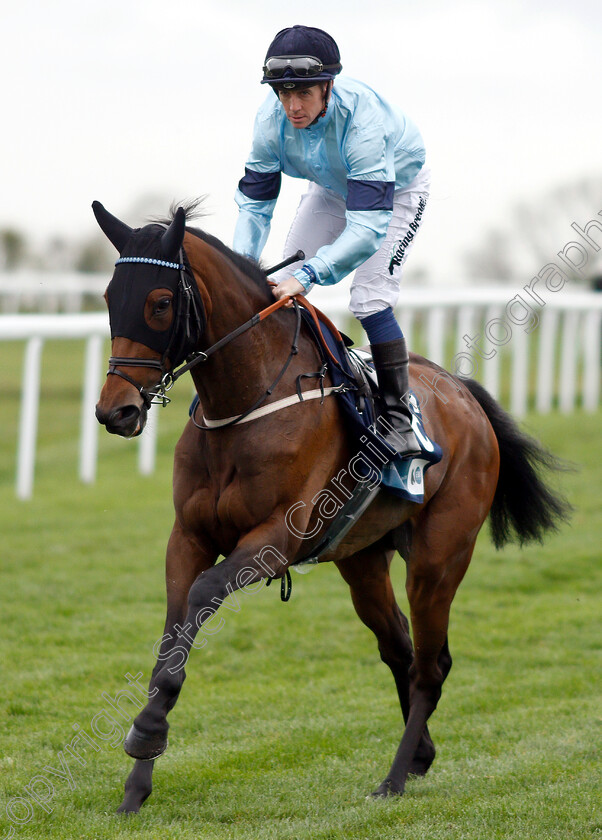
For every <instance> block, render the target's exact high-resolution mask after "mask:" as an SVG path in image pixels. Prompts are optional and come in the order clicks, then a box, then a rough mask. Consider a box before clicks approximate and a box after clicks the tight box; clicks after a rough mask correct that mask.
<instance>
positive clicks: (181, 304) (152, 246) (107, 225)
mask: <svg viewBox="0 0 602 840" xmlns="http://www.w3.org/2000/svg"><path fill="white" fill-rule="evenodd" d="M92 209H93V211H94V215H95V216H96V220H97V221H98V224H99V225H100V227H101V229H102V231H103V232H104V233H105V235H106V236H107V238H108V239H109V241H110V242H111V243H112V244H113V245H114V246H115V248H116V249H117V250H118V252H119V259H118V260H117V262H116V263H115V271H114V273H113V277H112V278H111V281H110V283H109V285H108V287H107V290H106V292H105V300H106V302H107V306H108V309H109V320H110V325H111V358H110V359H109V370H108V374H107V380H106V382H105V384H104V386H103V389H102V391H101V394H100V399H99V401H98V403H97V405H96V417H97V419H98V421H99V422H100V423H102V424H103V425H104V426H105V427H106V429H107V431H109V432H111V433H112V434H118V435H122V436H123V437H134V436H136V435H139V434H140V433H141V432H142V430H143V429H144V425H145V423H146V417H147V412H148V409H149V408H150V406H151V404H152V403H153V401H154V400H155V398H157V397H158V396H159V393H160V388H159V386H160V384H161V382H162V380H163V377H164V376H165V374H166V373H168V372H170V371H171V370H173V369H174V367H175V366H176V365H178V364H180V363H181V362H182V361H183V360H184V359H185V358H186V356H187V355H189V354H190V353H191V352H192V351H193V350H194V348H195V346H196V344H197V343H198V340H199V338H200V335H201V333H202V331H203V328H204V318H203V306H202V302H201V299H200V296H199V292H198V287H197V284H196V282H195V280H194V277H191V271H190V269H189V267H188V265H187V261H186V256H185V253H184V249H183V241H184V233H185V225H186V213H185V211H184V210H183V208H181V207H180V208H178V210H177V211H176V212H175V214H174V216H173V219H172V221H171V223H170V224H169V225H167V224H165V225H162V224H159V223H155V224H148V225H146V226H145V227H142V228H130V227H129V226H128V225H126V224H125V223H124V222H122V221H120V220H119V219H117V218H116V217H115V216H113V215H111V213H109V212H108V211H107V210H105V208H104V207H103V206H102V204H100V203H99V202H98V201H95V202H94V203H93V205H92ZM189 277H190V279H189ZM124 368H125V370H124Z"/></svg>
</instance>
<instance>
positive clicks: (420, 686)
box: [373, 528, 476, 797]
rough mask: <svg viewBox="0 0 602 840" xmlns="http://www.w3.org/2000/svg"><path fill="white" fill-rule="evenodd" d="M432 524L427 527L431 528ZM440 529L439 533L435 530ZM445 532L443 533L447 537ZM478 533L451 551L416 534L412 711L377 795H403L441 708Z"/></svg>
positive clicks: (411, 570) (411, 585)
mask: <svg viewBox="0 0 602 840" xmlns="http://www.w3.org/2000/svg"><path fill="white" fill-rule="evenodd" d="M428 531H429V529H426V528H425V529H423V533H428ZM433 532H434V533H438V532H437V529H434V531H433ZM441 536H442V535H441V532H439V533H438V537H441ZM475 539H476V533H474V532H473V536H472V537H471V538H470V540H468V541H467V542H465V543H464V545H458V541H459V538H458V537H457V535H456V540H455V544H454V542H453V541H452V539H451V538H450V541H449V543H448V544H447V546H446V548H445V550H442V549H440V550H439V551H438V552H435V551H434V547H433V546H429V545H428V544H427V540H428V538H425V539H424V540H423V539H421V536H420V532H419V531H418V530H417V531H415V534H414V539H413V544H412V549H411V553H410V558H409V562H408V578H407V583H406V589H407V593H408V599H409V602H410V612H411V620H412V630H413V635H414V649H415V653H414V661H413V663H412V665H411V666H410V669H409V677H410V691H409V696H410V711H409V715H408V717H407V720H406V727H405V730H404V733H403V737H402V739H401V743H400V745H399V748H398V750H397V753H396V755H395V758H394V760H393V764H392V765H391V769H390V770H389V773H388V775H387V777H386V778H385V779H384V781H383V782H382V783H381V785H380V786H379V787H378V788H377V790H375V791H374V793H373V796H375V797H382V796H391V795H401V794H402V793H403V792H404V790H405V784H406V780H407V777H408V775H409V774H410V773H411V772H413V770H412V768H413V765H414V761H415V757H417V756H420V749H421V744H422V741H423V737H424V734H423V733H424V732H425V728H426V726H427V721H428V719H429V718H430V716H431V715H432V713H433V712H434V711H435V709H436V708H437V704H438V702H439V699H440V697H441V691H442V687H443V682H444V681H445V678H446V677H447V675H448V673H449V671H450V669H451V664H452V659H451V655H450V652H449V645H448V640H447V629H448V624H449V612H450V607H451V603H452V600H453V598H454V595H455V593H456V590H457V588H458V586H459V584H460V582H461V580H462V578H463V577H464V574H465V572H466V569H467V568H468V564H469V562H470V558H471V556H472V552H473V549H474V542H475Z"/></svg>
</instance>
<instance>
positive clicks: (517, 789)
mask: <svg viewBox="0 0 602 840" xmlns="http://www.w3.org/2000/svg"><path fill="white" fill-rule="evenodd" d="M20 352H21V351H20V349H19V348H18V347H17V345H14V346H13V345H10V346H6V345H5V346H4V347H3V357H4V359H5V360H8V361H9V362H10V361H12V363H13V364H14V363H15V361H17V362H18V358H19V353H20ZM44 358H45V373H44V382H45V385H44V394H43V399H42V407H41V426H40V446H39V460H38V469H37V476H36V487H35V495H34V498H33V500H32V501H31V502H27V503H22V502H17V501H16V500H15V498H14V487H13V481H14V455H13V451H14V445H15V439H16V431H15V428H16V422H17V417H18V383H19V379H20V375H19V370H18V369H17V370H15V371H14V372H12V373H11V372H10V371H11V370H12V365H11V364H7V366H6V367H4V366H3V367H4V373H3V375H2V376H3V398H4V402H3V405H2V407H1V409H0V412H1V414H0V423H1V428H2V430H3V434H2V436H1V437H2V440H1V441H0V451H1V452H2V459H1V462H0V463H1V464H2V467H1V471H0V523H1V533H2V554H1V556H2V587H1V591H0V610H1V615H2V628H3V630H2V638H1V640H0V674H1V677H2V692H1V696H0V733H1V734H0V737H1V739H2V743H1V751H0V782H1V786H2V799H1V801H0V826H1V827H0V838H3V837H5V836H9V833H10V832H9V829H10V826H11V825H12V826H13V827H14V829H15V834H14V836H15V837H18V838H20V837H22V838H41V837H49V838H78V839H79V838H82V840H83V838H86V839H87V838H90V840H92V838H135V837H144V838H145V840H146V838H161V840H165V838H170V839H171V838H174V839H175V838H219V839H220V840H222V838H237V840H238V838H241V840H247V838H248V840H264V838H266V839H267V838H291V840H292V839H293V838H294V839H295V840H300V839H301V838H303V840H305V838H308V840H309V838H311V840H339V838H341V840H342V838H352V840H365V839H366V838H370V840H372V838H374V840H377V839H378V840H380V838H404V840H426V838H428V840H437V838H445V840H460V838H471V840H472V838H475V840H476V838H478V840H481V838H483V840H490V838H508V840H514V838H516V839H517V840H518V838H520V840H525V838H528V840H531V838H532V840H539V838H558V840H561V838H562V840H565V838H583V840H585V839H586V838H587V839H588V840H590V839H591V838H595V837H600V836H601V835H602V812H601V809H600V784H601V781H602V779H601V773H600V765H599V750H600V743H601V740H602V739H601V738H600V725H601V722H602V721H601V708H600V699H599V698H600V679H599V675H600V646H601V640H600V626H599V616H600V578H601V577H602V575H601V573H600V563H599V558H600V542H601V528H600V510H599V508H600V505H599V494H600V471H599V464H600V462H601V460H602V443H601V441H600V434H599V429H600V421H601V419H602V415H600V414H598V415H593V416H587V415H583V414H576V415H574V416H571V417H570V418H567V417H562V416H558V415H554V416H549V417H537V416H534V415H533V416H530V417H529V418H528V422H527V424H526V425H527V427H528V428H529V429H530V431H531V432H532V433H534V434H535V435H536V436H538V437H539V438H541V439H542V440H543V441H544V442H545V443H546V445H548V446H549V447H550V448H551V449H553V450H554V451H555V452H556V453H557V454H559V455H561V456H563V457H565V458H568V459H571V460H572V461H574V462H576V463H577V464H578V465H579V467H580V469H579V472H577V473H574V474H567V475H565V476H564V477H563V478H562V485H563V489H564V490H565V492H566V493H567V494H568V495H569V497H570V499H571V501H572V502H573V504H574V505H575V506H576V512H575V515H574V518H573V521H572V524H571V526H570V527H564V528H563V529H562V531H561V532H560V533H559V534H556V535H553V536H551V537H550V538H549V540H547V542H546V544H545V546H543V547H541V546H535V547H531V548H529V549H527V550H524V551H519V550H518V549H517V548H516V547H510V548H508V549H506V550H504V551H503V552H500V553H496V552H495V551H494V550H493V548H492V546H491V543H490V541H489V538H488V535H487V533H486V532H485V531H484V532H483V534H482V535H481V537H480V539H479V544H478V547H477V550H476V552H475V557H474V560H473V564H472V565H471V568H470V570H469V572H468V575H467V577H466V579H465V581H464V583H463V584H462V586H461V587H460V590H459V592H458V595H457V596H456V600H455V602H454V606H453V611H452V620H451V626H450V646H451V651H452V655H453V657H454V667H453V668H452V671H451V673H450V676H449V678H448V680H447V682H446V684H445V686H444V690H443V697H442V700H441V702H440V705H439V709H438V710H437V712H436V713H435V715H434V716H433V719H432V725H431V731H432V734H433V738H434V740H435V743H436V745H437V747H438V757H437V759H436V761H435V764H434V765H433V767H432V769H431V771H430V772H429V774H428V776H427V777H426V778H425V779H420V780H418V779H414V780H411V781H410V783H409V784H408V788H407V792H406V795H405V796H404V797H403V798H402V799H397V800H392V801H380V802H373V801H366V799H365V796H366V794H367V793H369V792H370V791H371V790H373V789H374V788H375V787H376V786H377V784H378V783H379V782H380V781H381V780H382V778H383V777H384V776H385V774H386V772H387V770H388V768H389V765H390V762H391V760H392V757H393V754H394V751H395V748H396V745H397V742H398V739H399V737H400V712H399V708H398V703H397V700H396V697H395V691H394V687H393V681H392V678H391V675H390V673H389V672H388V669H387V668H386V667H385V666H384V665H382V664H381V663H380V661H379V658H378V654H377V651H376V646H375V642H374V639H373V637H372V635H371V634H370V633H369V632H368V631H367V630H366V629H365V628H364V627H363V625H362V624H361V623H360V622H359V620H358V619H357V618H356V616H355V614H354V612H353V608H352V606H351V603H350V600H349V596H348V593H347V588H346V586H345V585H344V584H343V582H342V580H341V578H340V577H339V575H338V572H337V571H336V569H335V568H333V567H329V566H324V567H321V568H318V569H316V570H314V571H313V572H312V573H311V574H310V575H308V576H304V577H301V576H298V575H294V576H293V578H294V579H293V596H292V600H291V601H290V602H289V603H288V604H283V603H281V602H280V599H279V597H278V588H277V587H271V588H270V589H262V590H260V591H259V592H257V593H255V594H243V595H241V596H240V602H241V610H240V612H239V613H238V614H234V613H231V612H227V611H223V614H224V619H225V624H224V627H223V629H222V630H221V632H219V633H218V634H217V635H215V636H214V637H213V638H211V639H210V642H209V644H208V645H207V647H206V648H204V649H203V650H202V651H198V652H195V653H193V655H192V657H191V661H190V663H189V666H188V669H187V670H188V679H187V681H186V683H185V686H184V689H183V692H182V696H181V698H180V701H179V703H178V705H177V706H176V708H175V710H174V711H173V713H172V714H171V716H170V721H171V725H172V729H171V733H170V735H171V737H170V748H169V750H168V752H167V753H166V754H165V756H164V757H162V758H161V759H160V760H159V761H158V762H157V764H156V768H155V775H154V785H155V787H154V792H153V795H152V797H151V799H149V801H148V802H147V804H146V805H145V806H144V807H143V809H142V811H141V812H140V814H139V815H138V816H136V817H129V818H120V817H117V816H116V815H115V814H114V810H115V808H116V807H117V805H118V804H119V802H120V800H121V793H122V787H123V783H124V781H125V778H126V776H127V773H128V772H129V768H130V767H131V764H132V762H131V760H130V759H128V758H127V757H126V756H125V755H124V753H123V752H122V750H121V747H120V746H119V745H117V746H116V747H112V746H111V745H110V744H109V743H105V744H103V746H102V747H101V749H100V751H98V752H92V751H88V752H87V753H85V754H84V758H85V760H86V765H85V766H82V765H80V764H77V763H76V761H75V760H74V759H73V758H72V757H71V756H69V754H68V753H67V752H65V746H66V745H68V744H69V742H70V741H71V739H72V737H73V735H74V730H73V728H72V727H73V725H74V724H76V725H79V726H81V727H82V728H84V729H85V730H86V731H88V732H90V731H91V729H90V723H91V720H92V718H93V717H94V716H95V715H96V714H98V713H99V712H101V711H102V709H103V708H105V709H107V710H109V706H108V704H107V703H106V702H105V700H104V699H103V698H102V696H101V695H102V693H103V692H108V693H109V694H110V695H111V696H114V695H115V694H116V693H117V692H118V691H120V690H121V689H124V688H126V687H127V684H126V681H125V679H124V675H125V673H126V672H128V671H129V672H131V673H132V674H135V673H137V672H139V671H142V672H144V675H145V679H146V678H147V677H148V675H149V673H150V670H151V667H152V664H153V657H152V646H153V644H154V642H155V641H156V640H157V639H158V638H159V637H160V636H161V634H162V631H163V619H164V581H163V577H164V571H163V556H164V545H165V542H166V539H167V536H168V533H169V529H170V527H171V520H172V507H171V499H170V484H171V452H172V450H173V445H174V441H175V439H176V437H177V433H178V428H179V427H181V426H182V425H183V422H184V418H185V413H186V405H187V402H188V398H189V395H190V391H189V390H188V387H187V385H185V384H184V383H181V384H180V386H179V389H180V390H179V391H178V395H177V401H176V403H175V404H174V405H172V406H170V408H168V409H166V410H165V411H163V412H162V414H161V430H162V431H161V437H160V445H159V452H158V459H157V471H156V474H155V475H154V476H153V477H151V478H142V477H140V476H139V475H138V474H137V472H136V447H135V444H132V443H131V442H126V441H122V440H119V439H116V438H113V437H109V436H108V435H106V434H105V435H103V437H102V438H101V453H100V468H99V476H98V481H97V483H96V484H95V485H94V486H91V487H86V486H83V485H81V484H80V483H79V482H78V481H77V478H76V473H77V435H78V422H79V419H78V418H79V399H80V396H79V377H80V376H81V373H80V371H81V365H82V364H83V361H82V355H81V346H80V345H79V344H78V343H74V344H73V346H72V352H70V353H69V354H67V357H66V358H65V353H64V345H63V349H61V348H60V347H59V346H58V345H54V344H52V343H51V344H49V345H48V347H47V349H46V351H45V357H44ZM59 362H61V363H62V364H63V372H59ZM153 410H156V409H153ZM573 432H576V434H572V433H573ZM394 582H395V587H396V591H397V593H398V598H399V601H400V603H401V605H402V608H405V598H404V592H403V564H402V563H401V562H400V561H399V560H398V559H397V560H396V562H395V564H394ZM127 725H128V724H127V722H126V721H123V726H124V728H125V727H127ZM117 735H119V733H117ZM115 740H116V741H117V740H120V738H117V737H116V739H115ZM60 753H62V755H63V758H64V759H65V761H66V764H67V766H68V767H69V769H70V770H71V772H72V775H73V785H71V786H70V785H69V784H68V782H67V780H66V779H65V778H61V777H59V776H54V777H53V776H52V774H49V772H48V771H45V770H44V768H45V767H53V768H57V769H59V770H60V768H61V765H60V755H59V754H60ZM39 774H44V775H45V776H46V777H47V778H50V779H53V781H54V788H55V795H54V798H53V799H52V801H51V802H50V803H49V805H48V807H49V808H51V809H52V811H51V813H46V812H45V811H44V810H43V808H42V807H41V806H40V805H39V804H37V803H33V804H30V805H29V806H25V805H24V804H23V802H22V801H21V802H20V803H19V802H18V801H17V800H16V799H15V798H16V797H23V798H24V799H26V800H28V801H29V802H30V803H31V802H32V800H31V798H30V797H29V796H28V793H27V791H26V786H28V785H31V783H32V780H34V778H35V777H36V775H39ZM73 786H74V787H73ZM7 802H9V803H12V805H13V807H14V808H15V809H16V810H15V811H14V814H16V816H17V817H20V816H22V817H23V819H25V818H26V817H27V816H29V814H30V811H28V810H26V808H30V809H31V819H30V820H29V822H27V823H25V824H22V825H16V824H14V823H10V822H8V821H7V820H6V814H5V805H6V803H7Z"/></svg>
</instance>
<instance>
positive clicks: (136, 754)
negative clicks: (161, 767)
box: [123, 724, 167, 761]
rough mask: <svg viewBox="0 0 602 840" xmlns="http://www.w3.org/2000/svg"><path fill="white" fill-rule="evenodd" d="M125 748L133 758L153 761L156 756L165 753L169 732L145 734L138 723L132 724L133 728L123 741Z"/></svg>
mask: <svg viewBox="0 0 602 840" xmlns="http://www.w3.org/2000/svg"><path fill="white" fill-rule="evenodd" d="M123 749H124V750H125V751H126V753H127V754H128V755H129V756H131V758H137V759H138V760H139V761H152V760H153V759H154V758H159V756H160V755H163V753H164V752H165V750H166V749H167V733H166V732H160V733H159V734H157V735H145V734H144V733H143V732H142V731H141V730H140V729H138V727H137V726H136V724H132V728H131V729H130V731H129V732H128V734H127V735H126V738H125V741H124V742H123Z"/></svg>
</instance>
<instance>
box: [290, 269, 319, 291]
mask: <svg viewBox="0 0 602 840" xmlns="http://www.w3.org/2000/svg"><path fill="white" fill-rule="evenodd" d="M301 274H304V275H305V277H301V276H300V275H301ZM295 275H296V278H297V280H298V281H299V283H301V285H302V286H303V288H304V289H305V291H307V290H308V289H309V287H310V286H311V284H312V283H317V282H318V275H317V274H316V272H315V271H314V270H313V268H312V267H311V265H307V264H306V265H302V266H301V268H299V269H297V271H296V272H295Z"/></svg>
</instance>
